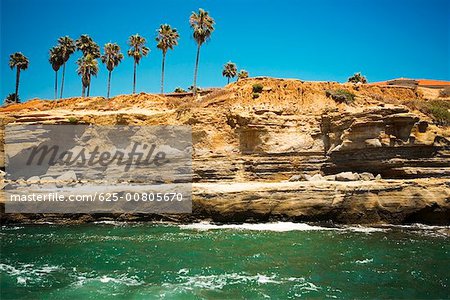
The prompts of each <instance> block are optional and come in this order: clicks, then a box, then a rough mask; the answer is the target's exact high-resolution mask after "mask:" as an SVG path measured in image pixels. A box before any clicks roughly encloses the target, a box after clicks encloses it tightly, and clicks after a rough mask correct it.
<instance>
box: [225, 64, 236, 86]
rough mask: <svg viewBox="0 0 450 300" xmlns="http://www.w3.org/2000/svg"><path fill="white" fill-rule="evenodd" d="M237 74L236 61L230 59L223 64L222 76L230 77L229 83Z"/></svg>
mask: <svg viewBox="0 0 450 300" xmlns="http://www.w3.org/2000/svg"><path fill="white" fill-rule="evenodd" d="M236 75H237V68H236V64H235V63H232V62H231V61H229V62H227V63H226V64H224V65H223V71H222V76H225V77H227V78H228V83H230V78H234V77H236Z"/></svg>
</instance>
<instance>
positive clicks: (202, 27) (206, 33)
mask: <svg viewBox="0 0 450 300" xmlns="http://www.w3.org/2000/svg"><path fill="white" fill-rule="evenodd" d="M189 23H190V24H191V27H192V29H193V30H194V39H195V41H196V42H197V57H196V59H195V71H194V84H193V93H194V95H195V94H196V92H197V72H198V60H199V57H200V47H201V46H202V44H203V43H204V42H206V41H207V40H208V39H209V38H210V37H211V34H212V32H213V31H214V19H213V18H211V17H210V16H209V13H208V12H207V11H204V10H203V9H201V8H200V9H199V10H198V13H196V12H192V14H191V16H190V18H189Z"/></svg>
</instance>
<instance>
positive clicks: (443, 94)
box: [439, 87, 450, 98]
mask: <svg viewBox="0 0 450 300" xmlns="http://www.w3.org/2000/svg"><path fill="white" fill-rule="evenodd" d="M439 97H440V98H447V97H450V88H448V87H446V88H444V89H442V90H440V91H439Z"/></svg>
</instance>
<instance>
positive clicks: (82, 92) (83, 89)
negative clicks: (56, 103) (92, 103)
mask: <svg viewBox="0 0 450 300" xmlns="http://www.w3.org/2000/svg"><path fill="white" fill-rule="evenodd" d="M85 92H86V87H85V86H84V84H83V83H81V97H83V98H84V94H85Z"/></svg>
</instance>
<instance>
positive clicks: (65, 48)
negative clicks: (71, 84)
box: [58, 36, 76, 98]
mask: <svg viewBox="0 0 450 300" xmlns="http://www.w3.org/2000/svg"><path fill="white" fill-rule="evenodd" d="M58 46H59V47H61V52H62V53H61V55H62V58H63V62H64V63H63V71H62V80H61V92H60V95H59V98H62V96H63V90H64V76H65V74H66V62H67V61H68V60H69V58H70V56H71V55H72V54H73V53H74V52H75V50H76V48H75V43H74V41H73V40H72V39H71V38H70V37H68V36H63V37H60V38H59V39H58Z"/></svg>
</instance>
